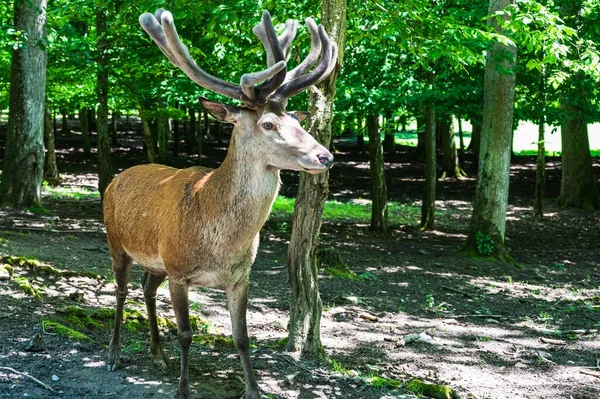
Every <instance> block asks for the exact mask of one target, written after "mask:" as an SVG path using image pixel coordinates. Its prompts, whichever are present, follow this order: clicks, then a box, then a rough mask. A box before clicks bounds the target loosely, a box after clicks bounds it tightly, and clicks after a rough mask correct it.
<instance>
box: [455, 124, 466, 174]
mask: <svg viewBox="0 0 600 399" xmlns="http://www.w3.org/2000/svg"><path fill="white" fill-rule="evenodd" d="M457 121H458V141H459V149H458V163H459V165H460V167H461V168H464V165H465V134H464V131H463V125H462V119H461V118H460V117H458V118H457Z"/></svg>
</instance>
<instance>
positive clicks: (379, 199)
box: [367, 115, 388, 231]
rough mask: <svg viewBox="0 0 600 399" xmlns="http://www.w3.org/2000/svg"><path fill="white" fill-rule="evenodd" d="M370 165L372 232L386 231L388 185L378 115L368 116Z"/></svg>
mask: <svg viewBox="0 0 600 399" xmlns="http://www.w3.org/2000/svg"><path fill="white" fill-rule="evenodd" d="M367 131H368V132H369V165H370V169H371V201H372V209H371V230H374V231H386V230H387V222H388V207H387V184H386V181H385V168H384V163H383V151H382V144H381V134H380V132H379V117H378V115H369V116H367Z"/></svg>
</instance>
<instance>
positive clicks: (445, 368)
mask: <svg viewBox="0 0 600 399" xmlns="http://www.w3.org/2000/svg"><path fill="white" fill-rule="evenodd" d="M120 141H121V147H120V148H118V149H117V150H116V151H115V152H114V153H113V160H114V162H115V164H116V165H118V166H119V168H120V169H122V168H124V167H127V166H131V165H133V164H135V163H141V162H143V153H142V150H141V148H140V146H139V141H138V140H137V139H136V138H135V137H134V136H129V135H127V134H123V136H122V137H120ZM77 142H78V137H77V136H76V135H68V136H59V137H57V148H58V157H59V168H60V170H61V172H62V175H63V177H64V179H65V181H64V183H63V186H64V187H71V188H73V187H76V188H79V189H81V188H88V189H93V188H94V187H95V186H96V185H97V179H96V177H95V175H94V173H95V166H94V165H93V164H91V163H87V162H84V161H83V160H82V159H81V154H80V153H77V152H76V151H75V150H73V148H77ZM213 147H215V148H213V151H211V152H210V153H209V154H210V156H211V158H207V159H206V160H205V161H206V162H205V164H209V165H213V166H214V165H215V164H217V161H218V160H219V159H221V158H222V155H223V150H219V149H217V148H216V147H217V146H216V145H214V146H213ZM338 149H339V150H340V151H339V152H338V153H337V154H336V159H337V164H336V166H335V167H334V168H333V169H332V170H331V198H333V199H336V200H338V201H350V200H356V199H359V198H369V176H370V175H369V169H368V158H367V156H366V155H356V154H352V153H350V152H347V153H345V152H344V151H345V150H350V148H346V147H344V146H343V145H339V147H338ZM413 151H414V149H412V148H399V152H398V154H396V155H394V156H391V157H388V159H389V162H388V163H387V166H386V167H387V172H388V184H389V194H390V195H389V196H390V200H392V201H397V202H399V203H401V204H403V206H404V208H403V209H405V210H406V215H405V216H406V222H405V223H397V224H393V225H392V226H391V229H390V231H389V233H387V234H374V233H372V232H370V231H369V229H368V225H367V223H366V222H365V223H358V224H357V223H356V222H345V221H344V220H339V219H338V220H335V221H327V220H326V221H325V223H324V225H323V228H322V235H321V247H322V248H333V249H335V250H337V251H339V253H340V254H341V256H342V257H343V259H344V260H345V261H346V263H347V265H348V267H349V270H350V271H351V272H353V273H354V274H352V273H346V274H345V277H346V278H344V273H341V276H340V273H330V272H328V271H327V270H325V269H324V270H322V273H321V274H320V279H319V284H320V292H321V297H322V300H323V305H324V313H323V318H322V323H321V325H322V329H321V332H322V341H323V346H324V349H325V351H326V353H327V356H328V357H329V359H330V362H329V363H325V362H313V361H305V360H300V361H298V360H296V359H293V358H291V357H290V356H289V355H287V354H286V353H285V352H283V351H282V349H281V341H282V339H284V338H285V337H286V336H287V333H286V325H287V322H288V304H289V297H290V288H289V285H288V282H287V269H286V264H287V263H286V256H287V244H288V240H289V235H290V232H289V231H290V228H289V225H290V222H291V221H290V220H289V217H288V218H286V217H283V216H281V215H280V214H275V215H274V216H273V217H272V218H271V219H270V220H269V221H268V222H267V224H266V225H265V227H264V229H263V232H262V236H263V242H262V243H261V247H260V252H259V255H258V258H257V261H256V263H255V265H254V267H253V269H252V274H251V288H250V302H249V312H248V317H249V320H248V325H249V326H248V327H249V333H250V335H251V341H252V348H253V349H252V358H253V365H254V367H255V370H256V374H257V378H258V383H259V386H260V388H261V390H262V392H263V393H264V396H265V397H269V398H348V399H352V398H356V399H358V398H365V399H371V398H373V399H374V398H413V397H415V396H413V395H412V394H411V393H410V392H408V391H407V390H406V388H405V386H404V384H405V383H406V382H408V381H411V380H412V379H414V378H418V379H420V380H422V381H424V382H426V383H432V384H446V385H448V386H450V387H451V388H453V389H454V390H455V391H456V393H457V394H458V395H459V396H460V397H461V398H463V399H464V398H477V399H484V398H487V399H517V398H528V399H542V398H565V399H594V398H600V368H599V367H598V366H599V363H600V341H599V339H598V336H599V334H598V329H599V328H600V241H599V240H598V237H600V213H599V212H593V213H589V212H585V211H580V210H574V209H562V208H559V207H556V206H555V205H553V203H554V201H555V198H556V197H557V195H558V189H559V184H560V169H559V162H558V161H557V160H552V159H550V160H549V162H548V198H549V200H548V201H547V202H548V205H547V209H546V213H545V218H544V219H543V220H539V219H537V218H534V217H533V215H532V211H531V205H532V200H531V198H532V196H533V178H534V176H535V170H534V168H535V161H534V160H533V159H531V158H526V157H518V158H516V159H514V162H513V166H512V180H511V194H510V206H509V210H508V217H507V219H508V224H507V233H506V236H507V245H508V247H509V248H510V250H511V255H512V256H513V257H514V259H515V260H517V261H518V262H519V263H520V264H521V265H522V266H523V268H522V269H518V268H516V267H512V266H505V265H501V264H497V263H493V262H488V261H482V260H474V259H471V258H468V257H465V256H461V255H458V254H457V250H458V248H459V247H460V245H461V243H462V242H463V240H464V239H465V232H466V230H467V228H468V223H469V217H470V214H471V200H472V197H473V193H474V188H475V181H474V180H473V179H472V178H466V179H461V180H456V179H444V180H440V182H439V186H438V187H439V189H438V201H437V208H438V214H437V227H436V230H434V231H426V232H422V231H420V230H419V229H418V227H417V226H418V219H419V204H420V196H421V187H422V184H423V182H422V179H421V176H423V168H422V166H421V165H420V163H418V162H415V161H414V160H413V158H414V156H413V153H412V152H413ZM192 161H193V157H189V158H185V157H184V158H182V160H181V161H180V163H181V165H186V164H190V163H191V162H192ZM595 172H596V176H598V175H600V165H599V164H598V160H596V165H595ZM296 179H297V177H294V175H293V174H285V176H284V179H283V180H284V187H283V188H282V192H283V193H284V194H285V195H287V196H293V194H294V191H295V184H294V181H295V180H296ZM44 207H45V208H46V209H47V210H48V213H47V214H40V213H39V212H37V213H36V212H17V211H7V210H0V257H2V262H0V265H2V264H10V265H12V268H13V269H14V270H13V271H12V276H11V277H9V276H8V270H6V269H10V268H4V269H5V270H4V271H3V272H2V273H0V398H22V397H31V398H54V397H56V398H59V397H60V398H73V399H75V398H77V399H92V398H134V399H136V398H161V397H173V395H174V392H175V389H176V385H177V379H178V376H179V367H178V363H179V346H178V342H177V337H176V335H175V334H174V328H173V321H174V316H173V312H172V310H171V307H170V303H169V302H170V300H169V298H168V290H167V289H166V288H160V289H159V294H158V313H159V315H160V316H161V330H162V333H163V334H164V339H163V343H164V346H165V351H166V353H167V356H168V357H169V359H170V363H169V367H168V368H167V369H166V370H160V369H156V368H155V367H154V366H153V365H152V362H151V360H150V357H149V355H148V332H147V321H146V319H145V314H146V311H145V308H144V305H143V295H142V292H141V289H140V284H139V281H140V278H141V275H142V273H141V271H140V268H134V271H133V277H132V284H131V289H130V291H129V296H128V301H127V303H126V307H127V314H126V321H125V325H124V328H123V334H122V341H123V342H122V343H123V360H122V367H121V368H120V369H119V370H117V371H115V372H112V373H111V372H108V371H106V365H105V355H106V351H107V345H108V343H109V341H110V337H111V328H112V319H111V318H112V314H111V312H112V309H113V307H114V304H115V299H114V291H115V286H114V283H113V282H114V279H113V276H112V271H111V266H110V257H109V254H108V249H107V245H106V240H105V234H104V230H103V222H102V212H101V206H100V201H99V199H98V198H94V197H93V196H92V197H91V196H81V197H77V196H75V197H73V196H60V195H50V194H48V195H47V196H46V198H45V200H44ZM23 257H27V258H34V259H37V260H39V262H40V263H38V262H36V261H34V260H32V259H29V260H27V259H24V258H23ZM46 265H51V266H52V267H53V268H48V267H45V266H46ZM336 274H337V276H336ZM348 277H349V278H348ZM36 295H37V296H38V297H36ZM190 302H191V309H192V314H193V315H194V316H195V318H196V320H197V321H198V328H197V330H198V331H197V336H196V338H195V340H194V343H193V344H192V348H191V364H190V376H191V377H190V380H191V382H192V392H193V395H192V396H193V397H199V398H215V399H222V398H237V397H240V396H241V395H242V394H243V390H244V384H243V380H242V372H241V365H240V363H239V359H238V356H237V353H236V351H235V348H234V347H233V345H232V342H231V340H230V338H229V334H230V332H231V330H230V322H229V316H228V313H227V311H226V307H225V296H224V294H223V292H221V291H219V290H212V289H202V288H201V289H197V290H194V291H193V292H192V293H191V294H190ZM365 312H367V313H369V314H370V315H373V316H375V317H376V321H369V320H366V319H364V318H362V317H360V315H361V314H363V313H365ZM65 327H69V328H71V330H69V329H66V328H65ZM77 332H79V333H81V335H78V334H77ZM409 334H421V335H420V339H419V340H417V341H414V342H409V343H406V345H404V346H403V345H402V342H401V341H399V339H400V338H403V337H406V336H407V335H409ZM33 337H37V339H33V340H32V338H33ZM40 338H41V340H42V341H43V344H44V348H39V339H40ZM36 349H42V350H41V351H36ZM7 368H10V369H7ZM11 369H12V370H11ZM17 372H20V373H27V374H28V375H29V376H32V377H35V378H37V379H38V380H40V381H41V382H44V383H45V384H47V385H49V386H50V387H51V388H52V389H54V390H55V391H56V392H57V393H52V392H51V391H50V390H48V389H46V388H44V387H43V386H42V385H41V384H39V383H38V382H35V381H33V380H32V379H30V378H28V377H26V376H24V375H22V374H19V373H17ZM440 397H441V396H440Z"/></svg>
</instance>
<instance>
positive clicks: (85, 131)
mask: <svg viewBox="0 0 600 399" xmlns="http://www.w3.org/2000/svg"><path fill="white" fill-rule="evenodd" d="M87 114H88V112H87V109H86V108H82V109H80V110H79V123H80V124H81V147H82V148H83V156H84V158H85V159H90V158H91V157H92V145H91V143H90V127H89V124H88V117H87Z"/></svg>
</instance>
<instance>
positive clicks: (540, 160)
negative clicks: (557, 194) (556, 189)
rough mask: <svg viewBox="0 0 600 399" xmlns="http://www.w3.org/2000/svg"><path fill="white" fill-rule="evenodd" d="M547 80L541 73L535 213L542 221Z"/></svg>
mask: <svg viewBox="0 0 600 399" xmlns="http://www.w3.org/2000/svg"><path fill="white" fill-rule="evenodd" d="M545 124H546V78H545V75H544V71H543V70H542V72H541V73H540V119H539V121H538V142H537V147H538V148H537V162H536V172H535V192H534V194H533V198H534V202H533V213H534V214H535V216H537V217H539V218H540V219H541V218H543V217H544V197H545V195H546V144H545V137H544V136H545Z"/></svg>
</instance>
